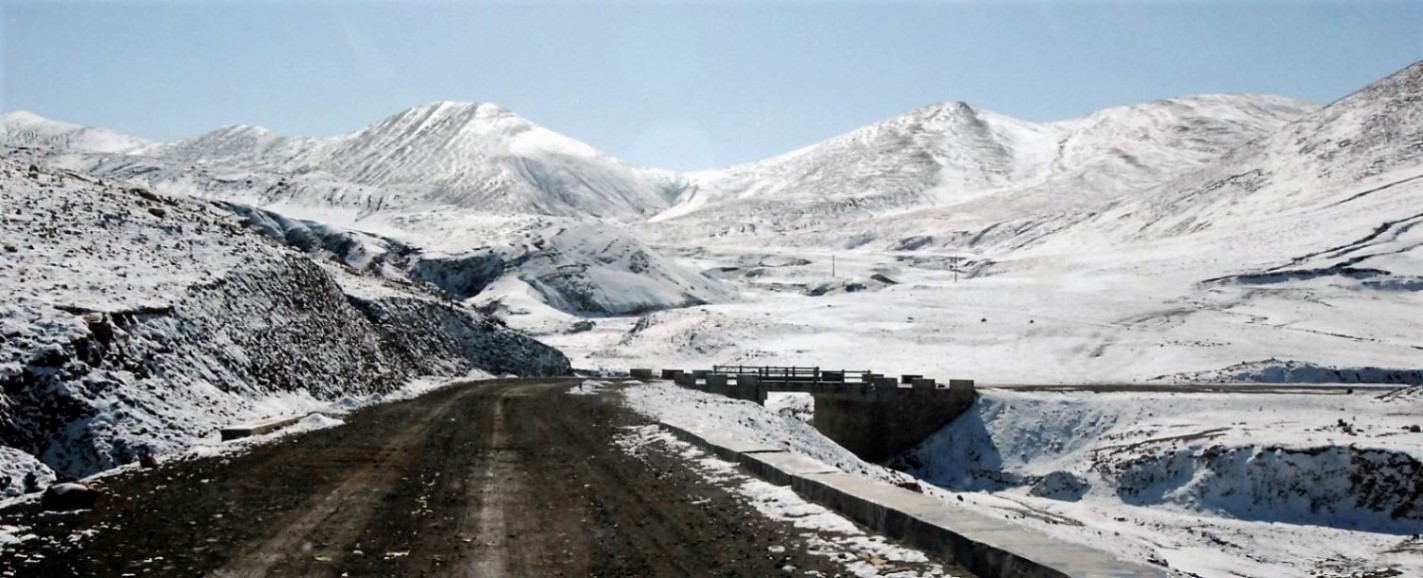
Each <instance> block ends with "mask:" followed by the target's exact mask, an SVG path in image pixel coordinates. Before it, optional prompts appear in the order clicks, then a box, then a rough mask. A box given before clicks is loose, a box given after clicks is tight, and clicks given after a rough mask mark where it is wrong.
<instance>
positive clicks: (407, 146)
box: [299, 102, 669, 218]
mask: <svg viewBox="0 0 1423 578" xmlns="http://www.w3.org/2000/svg"><path fill="white" fill-rule="evenodd" d="M299 162H300V163H302V164H306V165H310V166H314V167H319V168H321V169H323V170H326V171H328V172H330V173H332V174H335V175H337V176H340V177H342V178H345V179H348V180H350V181H351V182H354V183H358V184H362V185H371V186H379V187H406V186H409V185H420V186H422V187H424V188H425V189H426V190H425V191H424V193H423V194H424V195H425V196H426V198H427V200H429V201H431V202H434V203H437V204H443V205H448V206H454V207H461V208H470V209H475V210H479V211H486V212H512V213H533V214H542V215H563V216H580V217H582V216H595V217H618V218H635V217H639V216H642V215H646V214H651V213H653V212H655V211H658V210H661V209H663V208H665V207H666V206H667V205H668V202H669V199H668V197H667V195H666V193H665V192H664V190H663V188H662V183H661V181H660V180H659V178H657V177H656V175H654V174H652V173H649V172H647V171H640V170H638V169H634V168H632V167H629V166H627V165H624V164H622V163H620V162H618V161H617V160H616V159H613V158H612V157H610V156H608V155H605V154H603V153H600V152H598V151H597V150H595V149H593V148H592V147H590V146H588V145H586V144H584V143H581V142H579V141H576V140H573V139H571V138H568V137H565V136H563V135H560V134H557V133H554V132H552V131H550V130H548V129H545V128H542V127H540V126H537V125H535V124H533V123H531V122H529V121H527V120H525V119H523V118H521V117H519V116H517V115H515V114H513V113H511V112H509V111H507V110H504V109H502V108H500V107H498V106H495V105H492V104H475V103H454V102H439V103H434V104H430V105H425V106H420V107H416V108H413V109H410V110H408V111H405V112H402V113H400V114H397V115H394V116H391V117H389V118H386V119H385V120H382V121H380V122H379V123H376V124H374V125H372V126H370V127H368V128H366V129H364V130H361V131H359V132H357V133H355V134H352V135H348V136H346V137H342V138H340V139H338V140H336V141H334V142H332V143H330V144H328V145H327V146H323V147H320V148H319V149H317V150H316V151H314V152H313V153H312V154H310V155H306V156H303V157H302V158H301V159H300V161H299Z"/></svg>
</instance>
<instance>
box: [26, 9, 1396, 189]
mask: <svg viewBox="0 0 1423 578" xmlns="http://www.w3.org/2000/svg"><path fill="white" fill-rule="evenodd" d="M0 2H3V3H2V4H0V18H3V26H0V35H2V36H0V109H3V110H29V111H32V112H35V113H38V114H41V115H44V116H48V117H51V118H55V119H59V120H65V121H69V122H75V123H79V124H86V125H94V126H103V127H107V128H112V129H115V130H118V131H121V132H126V133H129V134H134V135H137V136H141V137H145V138H151V139H163V140H167V139H174V138H180V137H184V136H190V135H194V134H197V133H201V132H204V131H207V130H210V129H213V128H216V127H218V126H220V125H225V124H257V125H262V126H266V127H269V128H272V129H274V130H277V131H279V132H282V133H285V134H293V135H304V136H330V135H335V134H340V133H344V132H348V131H352V130H355V129H358V128H360V127H362V126H364V125H367V124H370V123H373V122H375V121H377V120H379V119H380V118H383V117H385V116H388V115H390V114H394V113H396V112H399V111H401V110H404V109H406V108H410V107H412V106H416V105H419V104H422V103H425V102H430V101H434V100H460V101H485V102H495V103H498V104H500V105H503V106H504V107H506V108H509V109H512V110H514V111H515V112H517V113H519V114H521V115H523V116H525V117H527V118H529V119H531V120H533V121H535V122H537V123H539V124H542V125H544V126H546V127H548V128H551V129H553V130H556V131H559V132H562V133H564V134H567V135H570V136H572V137H574V138H578V139H580V140H583V141H585V142H588V143H590V144H592V145H593V146H595V147H598V148H600V149H603V150H605V151H608V152H609V153H612V154H614V155H616V156H618V157H620V158H623V159H625V160H628V161H630V162H634V163H637V164H641V165H647V166H656V167H662V168H670V169H677V170H690V169H700V168H711V167H715V166H724V165H728V164H732V163H737V162H744V161H749V160H755V159H759V158H764V157H767V156H771V155H775V154H779V153H782V152H786V151H789V150H792V149H795V148H798V147H802V146H805V145H809V144H812V143H815V142H817V141H820V140H823V139H825V138H828V137H831V136H834V135H836V134H840V133H843V132H845V131H848V130H852V129H854V128H856V127H859V126H863V125H866V124H870V123H873V122H876V121H879V120H882V119H885V118H889V117H892V116H894V115H897V114H902V113H905V112H908V111H910V110H913V109H916V108H919V107H922V106H925V105H928V104H932V103H935V102H941V101H945V100H964V101H968V102H970V103H973V104H976V105H979V106H981V107H984V108H987V109H989V110H993V111H995V112H999V113H1002V114H1006V115H1009V116H1014V117H1018V118H1023V119H1027V120H1057V119H1062V118H1069V117H1073V116H1077V115H1081V114H1085V113H1087V112H1090V111H1092V110H1096V109H1099V108H1103V107H1107V106H1115V105H1123V104H1134V103H1139V102H1144V101H1148V100H1153V99H1157V98H1165V97H1171V96H1180V95H1188V94H1198V93H1207V92H1253V93H1271V94H1282V95H1287V96H1294V97H1299V98H1304V99H1306V100H1312V101H1316V102H1327V101H1330V100H1333V99H1336V98H1339V97H1341V96H1344V95H1345V94H1347V93H1349V92H1351V91H1352V90H1355V89H1357V88H1360V87H1362V86H1363V85H1365V84H1367V83H1369V82H1371V81H1373V80H1375V79H1378V78H1380V77H1382V76H1385V75H1387V74H1389V73H1391V72H1393V71H1395V70H1397V69H1399V68H1402V67H1404V66H1406V65H1408V64H1409V63H1411V62H1414V61H1416V60H1420V59H1423V2H1417V1H1397V2H1372V1H1350V2H1345V1H1340V2H1268V1H1264V2H1262V1H1249V2H1244V1H1242V2H1187V1H1183V2H1170V3H1168V2H1154V1H1144V2H1036V3H1034V2H1012V3H988V2H927V1H926V2H876V3H873V4H872V3H869V2H825V1H801V2H782V3H763V2H736V3H726V2H723V3H695V2H645V3H637V2H622V3H616V4H599V5H597V6H596V7H588V6H585V5H584V3H542V4H527V3H442V2H420V3H405V2H396V1H394V0H390V1H387V2H359V3H357V2H332V3H317V2H297V3H277V2H260V3H236V2H232V3H224V2H189V3H183V2H167V3H134V2H113V1H110V2H90V3H71V2H24V1H12V0H0Z"/></svg>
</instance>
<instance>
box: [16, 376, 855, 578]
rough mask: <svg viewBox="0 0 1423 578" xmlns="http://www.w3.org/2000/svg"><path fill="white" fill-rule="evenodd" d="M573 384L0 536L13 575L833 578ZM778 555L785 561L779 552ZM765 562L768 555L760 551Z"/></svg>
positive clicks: (429, 417) (299, 445)
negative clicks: (808, 574) (622, 444)
mask: <svg viewBox="0 0 1423 578" xmlns="http://www.w3.org/2000/svg"><path fill="white" fill-rule="evenodd" d="M570 384H571V382H559V381H499V382H483V383H473V384H468V385H459V386H453V387H449V388H445V389H442V390H439V391H437V392H434V393H431V394H428V395H426V396H424V397H421V398H418V399H415V400H410V401H405V402H398V403H393V404H388V405H383V406H378V407H373V408H367V409H364V410H361V411H359V412H356V413H353V414H351V415H350V416H348V418H347V424H346V425H344V426H341V427H337V428H332V429H325V430H319V431H315V432H310V433H307V434H303V435H294V436H290V437H288V438H286V439H283V440H281V441H277V442H275V443H271V444H267V445H261V446H257V447H255V448H253V449H252V450H250V451H247V452H243V453H240V454H237V455H232V456H228V457H222V458H207V459H196V460H184V461H176V462H172V463H169V464H165V465H164V466H163V467H162V468H160V469H157V470H148V471H134V472H129V473H125V474H121V475H117V476H113V477H110V478H108V479H107V480H106V482H107V484H108V486H109V487H110V489H111V490H112V492H113V495H112V496H109V497H108V498H107V499H106V500H104V501H103V502H102V503H101V504H100V505H99V506H98V507H97V508H95V509H94V510H89V511H83V512H79V513H74V514H63V515H56V514H40V513H39V512H38V511H37V510H38V507H37V505H34V504H27V505H21V506H16V507H12V508H10V509H8V510H4V511H0V524H8V525H19V526H26V527H29V529H28V530H27V532H30V533H34V534H37V535H38V537H37V538H33V539H29V540H27V541H25V542H23V543H21V544H20V545H18V546H10V547H9V548H8V549H6V550H5V551H4V554H3V555H0V574H3V575H19V576H74V575H78V576H121V575H125V574H132V575H182V576H204V575H206V576H223V577H227V576H342V575H349V576H560V575H563V576H585V575H597V576H634V575H636V576H650V575H673V576H676V575H723V576H763V575H771V574H778V573H780V572H781V570H780V569H781V568H782V567H784V566H786V565H791V566H794V567H795V568H796V569H797V570H796V574H797V575H799V574H802V573H804V572H805V571H807V570H819V571H822V572H825V573H826V575H835V574H839V573H843V568H842V567H839V566H836V565H835V564H834V563H832V562H830V561H828V560H827V559H826V558H825V557H823V556H816V555H813V554H810V553H808V552H807V551H805V550H804V549H799V550H798V549H797V547H796V546H795V542H794V540H790V539H788V537H791V536H796V535H798V534H800V533H801V530H797V529H795V528H793V527H791V526H790V524H788V523H785V522H775V521H771V520H768V519H766V518H764V517H762V516H760V515H759V514H757V513H756V512H755V511H754V510H752V509H751V508H750V507H749V506H747V505H746V504H744V503H743V502H742V501H741V500H740V499H738V497H737V496H735V495H733V494H731V493H729V492H727V491H726V490H724V489H721V488H719V487H717V486H716V485H714V484H712V483H709V482H707V481H705V480H703V479H702V478H701V477H699V476H697V475H696V474H694V473H693V471H692V470H691V469H690V468H689V467H688V466H687V464H686V463H684V462H682V461H681V460H680V459H679V458H677V457H676V456H673V455H670V454H668V455H661V456H658V455H652V456H644V457H643V459H642V461H639V460H636V459H633V458H631V457H629V456H627V455H624V454H623V453H621V452H620V450H618V449H617V447H616V446H615V445H613V444H612V443H611V442H610V439H611V438H612V437H613V436H614V435H615V434H616V433H617V432H618V431H620V430H619V428H621V427H623V426H627V425H635V424H641V423H646V422H645V420H643V419H641V418H639V417H638V416H636V415H635V414H632V413H631V412H629V411H628V410H626V409H623V408H621V407H620V406H618V405H617V404H616V403H615V402H614V399H615V398H613V397H611V396H570V395H566V394H564V393H563V390H566V389H567V388H568V386H569V385H570ZM774 545H781V546H790V547H788V548H787V549H786V550H785V551H784V552H780V551H779V549H778V548H771V546H774ZM773 550H774V551H775V553H772V551H773Z"/></svg>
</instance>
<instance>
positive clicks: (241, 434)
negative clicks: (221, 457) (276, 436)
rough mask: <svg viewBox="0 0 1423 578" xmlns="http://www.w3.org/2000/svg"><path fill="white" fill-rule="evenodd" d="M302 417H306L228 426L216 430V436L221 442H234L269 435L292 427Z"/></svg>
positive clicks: (280, 418) (282, 418)
mask: <svg viewBox="0 0 1423 578" xmlns="http://www.w3.org/2000/svg"><path fill="white" fill-rule="evenodd" d="M304 417H306V416H304V415H295V416H291V417H279V418H277V419H272V420H267V421H264V422H258V423H251V424H243V425H233V426H228V427H225V428H222V429H220V430H218V435H220V436H222V441H227V440H235V439H238V438H245V437H250V436H259V435H263V434H269V433H272V432H274V431H277V430H279V429H282V428H284V427H287V426H289V425H292V424H294V423H296V422H299V421H301V418H304Z"/></svg>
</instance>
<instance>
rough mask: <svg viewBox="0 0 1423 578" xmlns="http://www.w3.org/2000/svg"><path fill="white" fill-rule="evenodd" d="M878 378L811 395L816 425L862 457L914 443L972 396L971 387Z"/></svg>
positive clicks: (879, 456)
mask: <svg viewBox="0 0 1423 578" xmlns="http://www.w3.org/2000/svg"><path fill="white" fill-rule="evenodd" d="M878 381H879V382H878V383H876V384H875V385H874V386H873V387H864V386H850V387H849V388H847V390H846V391H844V392H839V391H837V389H838V388H831V389H830V390H828V391H826V392H825V393H816V394H813V395H814V397H815V413H814V417H813V423H814V425H815V429H817V430H819V431H820V433H823V434H825V437H828V438H830V439H832V440H834V441H835V443H837V444H840V445H841V446H843V447H844V448H845V449H847V450H850V451H851V452H853V453H854V454H855V455H856V456H859V457H860V459H863V460H865V461H867V462H880V461H883V460H886V459H889V458H891V457H893V456H895V455H897V454H899V453H901V452H904V451H906V450H909V449H910V448H913V447H914V446H915V445H917V444H918V443H919V442H922V441H924V439H925V438H927V437H929V436H930V435H933V433H934V432H937V431H939V430H940V429H943V427H944V426H946V425H948V424H949V422H952V421H953V420H954V418H956V417H958V416H959V415H961V414H962V413H963V412H964V411H966V410H968V408H969V407H970V406H972V405H973V401H974V398H975V396H976V395H977V393H976V392H975V390H974V388H972V387H960V388H939V387H935V386H934V383H933V381H932V380H926V379H916V380H914V385H913V386H912V387H910V388H902V387H899V385H898V384H895V383H893V380H892V379H883V380H878Z"/></svg>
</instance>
